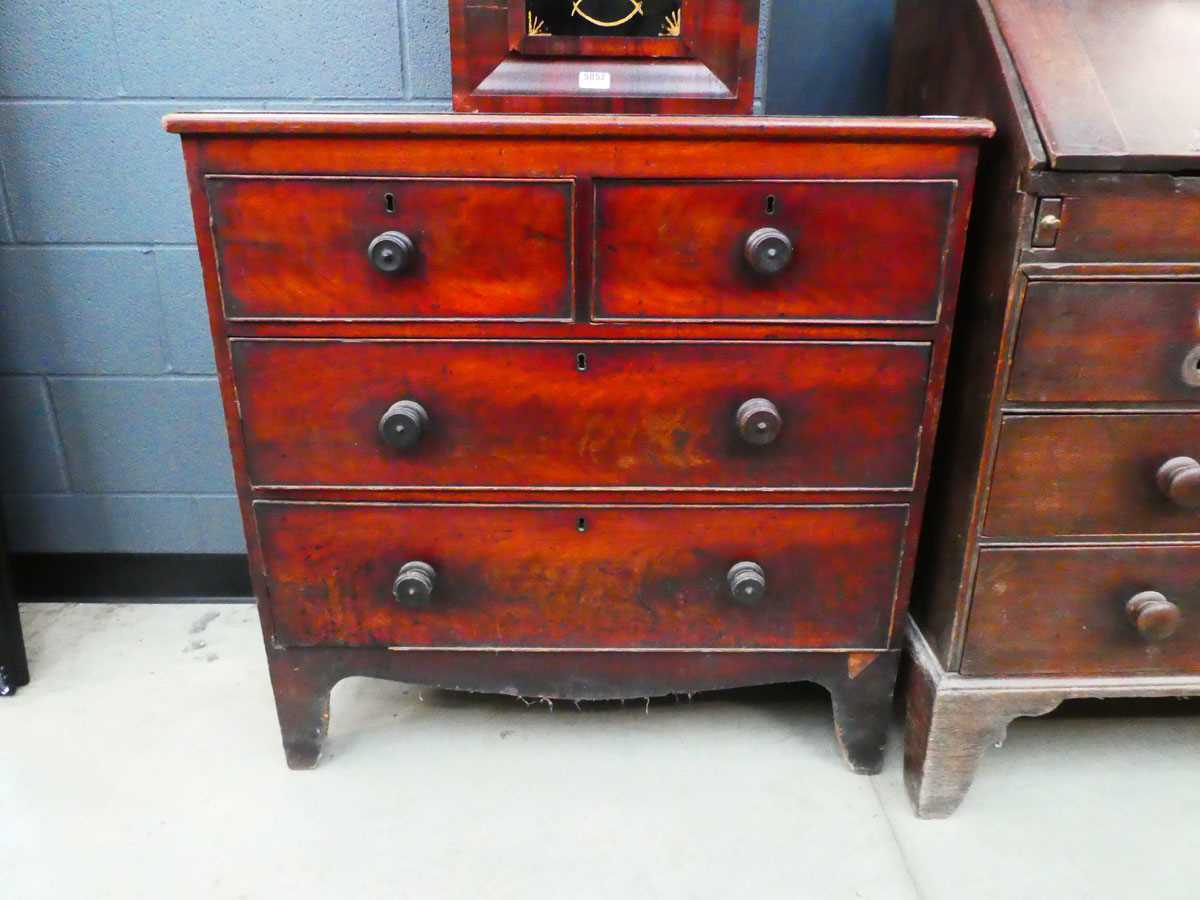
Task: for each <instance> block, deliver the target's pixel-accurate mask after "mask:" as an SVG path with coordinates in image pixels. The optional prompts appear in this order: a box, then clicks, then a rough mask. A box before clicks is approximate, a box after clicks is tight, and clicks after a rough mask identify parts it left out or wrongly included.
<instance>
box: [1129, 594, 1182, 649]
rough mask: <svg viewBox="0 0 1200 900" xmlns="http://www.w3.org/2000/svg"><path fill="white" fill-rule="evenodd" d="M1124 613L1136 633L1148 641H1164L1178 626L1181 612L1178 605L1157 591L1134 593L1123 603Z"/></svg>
mask: <svg viewBox="0 0 1200 900" xmlns="http://www.w3.org/2000/svg"><path fill="white" fill-rule="evenodd" d="M1125 613H1126V614H1127V615H1128V616H1129V621H1130V622H1132V623H1133V624H1134V626H1135V627H1136V628H1137V630H1138V634H1140V635H1141V636H1142V637H1144V638H1145V639H1146V640H1148V641H1152V642H1153V641H1165V640H1166V639H1167V638H1169V637H1170V636H1171V635H1173V634H1174V633H1175V631H1176V629H1178V628H1179V620H1180V619H1182V618H1183V614H1182V613H1181V612H1180V611H1179V607H1178V606H1176V605H1175V604H1174V603H1172V602H1171V601H1170V600H1168V599H1167V598H1166V597H1164V596H1163V595H1162V594H1160V593H1159V592H1158V591H1142V592H1141V593H1140V594H1134V595H1133V596H1132V597H1130V598H1129V600H1128V602H1126V604H1125Z"/></svg>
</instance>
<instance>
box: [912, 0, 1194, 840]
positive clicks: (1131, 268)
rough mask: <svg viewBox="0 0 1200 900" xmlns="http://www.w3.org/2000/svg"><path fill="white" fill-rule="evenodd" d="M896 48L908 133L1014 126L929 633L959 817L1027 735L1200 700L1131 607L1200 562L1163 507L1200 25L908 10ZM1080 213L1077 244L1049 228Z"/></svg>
mask: <svg viewBox="0 0 1200 900" xmlns="http://www.w3.org/2000/svg"><path fill="white" fill-rule="evenodd" d="M896 29H897V41H896V53H895V55H894V60H895V62H894V66H893V76H894V83H893V88H892V96H893V97H894V98H895V99H896V103H897V105H896V106H894V107H893V109H894V111H897V112H909V113H914V112H920V113H931V114H945V113H949V114H962V113H970V114H973V115H983V116H988V117H990V118H994V119H995V120H996V121H997V123H998V132H997V135H998V140H997V141H995V142H993V143H991V144H990V145H989V146H988V147H987V148H985V150H984V154H983V157H982V158H981V166H980V178H979V190H978V195H977V198H976V205H975V208H976V213H977V214H976V216H975V218H974V219H973V221H972V225H971V236H970V238H969V248H968V256H967V261H966V264H965V268H964V281H963V296H962V301H961V306H960V309H959V314H958V321H957V324H956V332H957V337H956V338H955V344H954V348H953V353H952V359H951V364H950V369H949V372H948V375H947V387H946V411H945V414H944V418H943V427H942V431H941V433H940V435H939V438H938V448H937V455H936V459H935V465H934V471H935V479H934V482H933V483H932V484H931V487H930V506H929V510H928V513H927V515H926V517H925V522H926V526H927V527H926V531H925V534H924V535H923V538H922V543H921V555H920V558H919V560H918V574H917V578H916V587H915V588H914V604H913V606H914V618H915V619H916V621H917V623H918V624H916V625H913V626H912V627H911V629H910V648H911V655H912V657H913V661H914V664H913V667H912V669H913V674H912V676H911V677H910V679H909V687H908V724H907V730H906V759H905V780H906V783H907V785H908V788H909V793H910V796H911V798H912V802H913V805H914V808H915V809H916V811H917V814H918V815H920V816H922V817H926V816H928V817H934V816H945V815H949V814H950V813H951V812H953V811H954V809H955V808H957V806H958V804H959V803H960V801H961V800H962V798H963V795H964V794H965V793H966V791H967V788H968V787H969V785H970V783H971V779H972V777H973V775H974V772H975V768H976V765H977V763H978V761H979V759H980V757H981V756H982V754H983V752H984V749H985V748H986V747H988V746H989V745H990V744H992V743H994V742H996V741H998V740H999V739H1001V738H1002V737H1003V734H1004V731H1005V728H1006V727H1007V725H1008V723H1009V722H1010V721H1011V720H1012V719H1013V718H1014V717H1016V716H1020V715H1040V714H1042V713H1045V712H1048V711H1049V710H1051V709H1053V708H1054V707H1055V706H1057V705H1058V703H1060V702H1061V701H1062V700H1063V699H1067V698H1070V697H1092V696H1101V697H1107V696H1129V697H1132V696H1184V695H1187V694H1189V693H1194V692H1195V691H1196V687H1197V685H1198V684H1200V679H1198V678H1197V677H1196V676H1195V675H1192V674H1186V675H1185V674H1181V673H1182V672H1184V671H1188V672H1191V671H1194V669H1190V668H1189V669H1173V668H1172V661H1179V660H1183V665H1184V666H1191V665H1192V664H1191V663H1190V662H1188V661H1187V660H1186V659H1185V657H1186V650H1177V649H1174V648H1173V647H1172V643H1171V642H1172V641H1173V640H1175V639H1176V638H1179V637H1181V636H1182V637H1183V638H1184V640H1183V644H1184V645H1186V644H1189V643H1193V642H1194V639H1195V632H1190V633H1187V634H1184V632H1183V631H1182V630H1181V631H1180V632H1179V633H1177V634H1176V635H1175V637H1174V638H1171V639H1169V640H1166V641H1164V642H1163V643H1162V644H1161V645H1160V646H1159V647H1158V648H1157V649H1154V650H1150V649H1146V647H1145V646H1144V640H1143V639H1142V638H1141V637H1140V636H1139V634H1138V631H1137V629H1136V628H1135V627H1134V626H1133V625H1132V624H1130V621H1129V616H1128V614H1127V612H1126V610H1125V601H1126V600H1128V599H1129V598H1127V597H1126V598H1120V599H1119V600H1115V601H1114V600H1113V597H1114V596H1116V594H1119V593H1120V591H1121V590H1123V585H1124V583H1126V582H1127V583H1129V584H1132V583H1135V582H1137V581H1138V580H1139V579H1140V578H1141V577H1143V576H1145V577H1157V574H1158V572H1159V570H1160V568H1162V566H1160V563H1162V564H1163V565H1165V567H1166V568H1170V564H1169V563H1165V562H1164V561H1165V560H1167V559H1168V557H1169V558H1171V559H1172V560H1174V561H1177V562H1178V563H1179V565H1180V567H1181V572H1180V574H1181V575H1183V574H1184V573H1185V572H1188V573H1190V574H1192V576H1193V577H1194V573H1191V572H1190V570H1191V569H1192V568H1193V566H1192V563H1191V559H1192V558H1193V556H1192V555H1193V554H1194V552H1195V551H1194V550H1193V549H1189V548H1183V549H1180V550H1175V549H1168V548H1175V547H1177V546H1178V545H1179V542H1180V540H1181V538H1180V537H1179V536H1178V535H1186V534H1191V533H1195V532H1196V530H1197V529H1196V521H1197V520H1196V518H1195V515H1194V513H1189V512H1187V511H1186V510H1183V509H1181V508H1180V507H1178V506H1176V505H1175V503H1174V502H1172V501H1171V500H1168V499H1167V498H1166V497H1165V496H1164V495H1163V493H1162V490H1161V489H1160V488H1159V487H1158V485H1157V483H1156V473H1157V470H1158V467H1159V465H1160V464H1161V463H1162V462H1163V461H1164V460H1165V459H1166V458H1167V457H1163V458H1162V459H1156V458H1155V457H1156V455H1157V453H1158V452H1159V450H1160V449H1164V448H1166V447H1171V446H1174V445H1176V444H1178V445H1180V446H1181V447H1183V446H1192V445H1193V444H1194V443H1195V441H1196V440H1197V438H1200V433H1198V431H1197V424H1196V423H1197V421H1198V420H1197V419H1196V418H1194V417H1193V416H1192V415H1189V414H1188V413H1187V412H1186V410H1187V409H1188V408H1190V407H1191V406H1192V405H1193V404H1194V403H1195V395H1193V394H1192V393H1191V390H1192V389H1191V388H1188V387H1186V386H1185V385H1184V384H1183V380H1182V375H1183V369H1182V366H1183V362H1184V359H1185V357H1186V354H1187V352H1188V350H1189V349H1190V347H1191V346H1192V345H1194V343H1196V342H1197V320H1196V312H1197V311H1196V309H1195V299H1196V294H1195V287H1194V285H1195V283H1196V282H1195V279H1196V276H1197V273H1198V272H1200V266H1198V265H1197V262H1198V261H1200V202H1198V201H1200V179H1198V178H1197V177H1195V171H1196V170H1197V168H1198V167H1197V159H1198V158H1200V146H1197V145H1195V142H1194V137H1195V135H1194V134H1192V133H1191V132H1192V131H1194V117H1192V116H1190V115H1188V114H1187V113H1185V112H1183V111H1184V110H1190V109H1191V108H1193V107H1195V105H1196V103H1195V98H1196V96H1197V93H1196V85H1197V84H1198V83H1200V81H1198V79H1197V78H1195V77H1189V75H1191V73H1192V72H1193V71H1195V67H1196V65H1197V62H1196V60H1197V57H1196V54H1195V52H1194V47H1195V44H1196V37H1197V36H1198V35H1200V18H1198V17H1197V15H1196V6H1195V4H1194V3H1191V2H1190V0H1146V2H1139V0H1113V2H1111V3H1105V2H1088V0H1045V2H1041V0H968V2H959V0H901V2H900V3H899V4H898V9H897V20H896ZM1115 170H1120V171H1121V174H1119V175H1113V174H1105V173H1107V172H1111V171H1115ZM1056 203H1060V204H1061V209H1060V211H1059V218H1060V221H1059V222H1057V223H1049V224H1047V225H1043V226H1041V227H1038V226H1037V225H1036V224H1035V210H1038V209H1039V208H1041V209H1043V210H1045V211H1053V209H1054V206H1055V204H1056ZM1036 218H1040V215H1039V216H1037V217H1036ZM1035 234H1036V235H1038V238H1039V243H1048V244H1050V245H1051V246H1039V247H1033V246H1031V242H1032V241H1033V239H1034V236H1035ZM1189 278H1190V279H1192V280H1191V282H1188V281H1187V280H1186V279H1189ZM1029 280H1032V283H1030V282H1029ZM1027 284H1028V288H1027ZM1189 342H1191V343H1189ZM1010 367H1011V368H1010ZM1035 404H1036V405H1035ZM1033 413H1037V414H1036V415H1034V414H1033ZM1172 455H1175V454H1172ZM1179 455H1190V452H1189V453H1181V454H1179ZM1186 487H1188V485H1186V484H1184V485H1181V486H1180V492H1177V493H1178V494H1179V497H1180V499H1188V497H1187V496H1185V495H1188V494H1189V492H1188V491H1186V490H1183V489H1184V488H1186ZM1133 536H1136V541H1137V542H1138V543H1136V544H1135V543H1134V540H1135V538H1134V537H1133ZM1084 539H1086V542H1087V544H1088V546H1086V547H1083V546H1079V545H1080V544H1081V543H1082V542H1083V540H1084ZM1003 545H1009V546H1007V547H1006V546H1003ZM1011 545H1018V546H1011ZM1176 553H1178V554H1179V555H1178V556H1172V554H1176ZM1159 554H1162V555H1161V556H1160V555H1159ZM1139 561H1144V562H1145V563H1146V565H1145V571H1142V570H1140V569H1139V565H1138V563H1139ZM1122 579H1124V581H1122ZM1184 580H1186V579H1184ZM1118 582H1121V583H1118ZM1134 593H1138V592H1137V591H1135V592H1134ZM1131 596H1132V594H1131ZM1185 599H1186V598H1185ZM1113 603H1115V606H1113ZM1184 616H1185V618H1184V621H1187V618H1186V617H1187V611H1186V610H1184ZM1192 649H1193V650H1194V647H1193V648H1192ZM1142 672H1154V673H1161V674H1153V675H1144V674H1138V673H1142ZM1023 673H1027V674H1023ZM1089 673H1112V674H1089Z"/></svg>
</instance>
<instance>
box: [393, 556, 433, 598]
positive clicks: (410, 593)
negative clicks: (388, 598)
mask: <svg viewBox="0 0 1200 900" xmlns="http://www.w3.org/2000/svg"><path fill="white" fill-rule="evenodd" d="M436 586H437V572H436V571H434V568H433V566H431V565H429V563H425V562H421V561H420V560H413V561H412V562H406V563H405V564H404V565H402V566H401V567H400V572H399V574H397V575H396V580H395V581H394V582H392V596H394V597H395V598H396V602H397V603H402V604H404V605H405V606H428V605H429V601H430V600H431V599H432V598H433V589H434V587H436Z"/></svg>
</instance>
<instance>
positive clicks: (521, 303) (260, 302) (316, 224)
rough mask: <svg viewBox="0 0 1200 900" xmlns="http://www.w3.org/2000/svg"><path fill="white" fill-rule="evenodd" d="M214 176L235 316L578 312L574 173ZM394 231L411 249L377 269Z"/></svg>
mask: <svg viewBox="0 0 1200 900" xmlns="http://www.w3.org/2000/svg"><path fill="white" fill-rule="evenodd" d="M206 184H207V186H208V195H209V203H210V209H211V211H212V216H213V234H214V235H215V237H216V242H217V263H218V266H219V269H220V273H221V292H222V296H223V298H224V303H225V313H226V315H228V316H229V318H231V319H275V318H281V319H351V318H354V319H359V318H362V319H367V318H374V319H568V318H570V312H571V215H570V214H571V183H570V182H568V181H545V180H544V181H516V180H502V179H470V180H462V179H453V178H444V179H432V178H430V179H389V180H379V179H370V178H337V179H331V178H322V179H313V178H241V177H237V178H220V177H210V178H209V179H208V180H207V182H206ZM480 222H496V223H501V222H502V223H503V227H500V228H495V229H483V228H480V227H479V223H480ZM393 231H394V232H400V233H402V234H404V235H406V236H408V237H409V239H410V240H411V242H412V245H413V251H412V254H413V255H412V259H411V260H410V261H409V263H408V264H407V265H406V266H404V267H402V268H399V269H397V270H395V271H390V272H385V271H380V270H379V269H378V268H376V266H374V265H373V264H372V262H371V260H370V258H369V256H368V254H367V253H366V250H367V248H368V247H369V246H370V243H371V241H372V239H374V238H375V237H376V236H378V235H380V234H382V233H385V232H393ZM464 259H470V260H471V265H470V266H469V267H467V266H464V265H463V260H464Z"/></svg>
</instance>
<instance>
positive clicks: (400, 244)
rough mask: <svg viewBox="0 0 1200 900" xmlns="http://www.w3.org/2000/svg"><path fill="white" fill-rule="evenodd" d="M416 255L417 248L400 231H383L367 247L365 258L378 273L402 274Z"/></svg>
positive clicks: (410, 239)
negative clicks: (368, 259) (369, 260)
mask: <svg viewBox="0 0 1200 900" xmlns="http://www.w3.org/2000/svg"><path fill="white" fill-rule="evenodd" d="M416 255H417V247H416V245H415V244H414V243H413V242H412V238H410V237H409V236H408V235H407V234H405V233H404V232H402V231H385V232H384V233H383V234H380V235H377V236H376V237H375V238H373V239H372V240H371V243H370V244H368V245H367V256H368V257H370V259H371V265H373V266H374V267H375V268H376V269H378V270H379V271H380V272H384V273H387V274H389V275H390V274H392V273H393V272H403V271H404V270H405V269H407V268H408V267H409V266H410V265H411V264H412V261H413V259H414V258H415V257H416Z"/></svg>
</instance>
